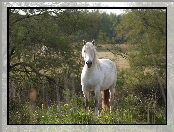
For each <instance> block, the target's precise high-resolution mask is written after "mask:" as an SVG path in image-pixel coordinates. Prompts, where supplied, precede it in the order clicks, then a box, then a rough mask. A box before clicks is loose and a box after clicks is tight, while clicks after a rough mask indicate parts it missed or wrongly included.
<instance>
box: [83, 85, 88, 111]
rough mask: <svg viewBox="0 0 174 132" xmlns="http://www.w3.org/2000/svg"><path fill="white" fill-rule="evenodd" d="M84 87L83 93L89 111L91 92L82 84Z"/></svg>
mask: <svg viewBox="0 0 174 132" xmlns="http://www.w3.org/2000/svg"><path fill="white" fill-rule="evenodd" d="M82 89H83V94H84V97H85V108H86V110H87V112H88V111H89V92H88V91H87V90H86V88H85V87H84V86H82Z"/></svg>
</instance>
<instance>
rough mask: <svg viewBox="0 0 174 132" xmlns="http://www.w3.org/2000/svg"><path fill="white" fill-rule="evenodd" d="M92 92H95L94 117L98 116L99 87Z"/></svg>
mask: <svg viewBox="0 0 174 132" xmlns="http://www.w3.org/2000/svg"><path fill="white" fill-rule="evenodd" d="M94 92H95V115H96V116H98V114H99V111H98V107H99V101H100V87H96V88H95V91H94Z"/></svg>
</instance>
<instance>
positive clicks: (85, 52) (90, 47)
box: [82, 40, 96, 68]
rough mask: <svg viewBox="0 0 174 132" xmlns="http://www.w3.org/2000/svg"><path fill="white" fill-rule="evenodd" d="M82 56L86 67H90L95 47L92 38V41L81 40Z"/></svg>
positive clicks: (94, 56) (94, 54)
mask: <svg viewBox="0 0 174 132" xmlns="http://www.w3.org/2000/svg"><path fill="white" fill-rule="evenodd" d="M83 44H84V46H83V48H82V57H83V58H84V60H85V64H87V66H88V68H90V67H91V66H92V64H93V62H94V61H95V59H96V49H95V46H94V40H93V41H92V42H86V41H85V40H83Z"/></svg>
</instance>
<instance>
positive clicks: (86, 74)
mask: <svg viewBox="0 0 174 132" xmlns="http://www.w3.org/2000/svg"><path fill="white" fill-rule="evenodd" d="M83 44H84V46H83V48H82V57H83V58H84V61H85V65H84V67H83V70H82V73H81V85H82V91H83V94H84V96H85V99H86V101H85V106H86V109H87V110H89V92H90V91H94V93H95V115H98V113H99V112H98V107H99V101H100V99H101V98H100V97H101V91H104V96H103V100H102V105H103V102H104V104H105V103H107V102H108V103H109V94H108V93H109V91H110V110H111V111H112V109H113V103H114V93H115V86H116V77H117V71H116V66H115V64H114V63H113V62H112V61H111V60H109V59H98V58H97V56H96V49H95V46H94V40H93V41H92V42H86V41H84V40H83ZM107 100H108V101H107ZM102 107H103V106H102Z"/></svg>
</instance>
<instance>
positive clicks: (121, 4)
mask: <svg viewBox="0 0 174 132" xmlns="http://www.w3.org/2000/svg"><path fill="white" fill-rule="evenodd" d="M51 3H52V2H48V5H49V4H51ZM98 3H100V4H101V5H102V6H99V7H108V8H109V7H127V6H128V5H127V2H91V5H92V4H98ZM94 7H95V5H94ZM100 10H101V11H105V12H106V13H108V14H109V13H111V12H112V13H115V14H117V15H118V14H121V13H123V9H100ZM20 14H22V15H24V14H25V13H24V12H22V11H20Z"/></svg>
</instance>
